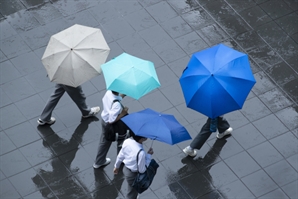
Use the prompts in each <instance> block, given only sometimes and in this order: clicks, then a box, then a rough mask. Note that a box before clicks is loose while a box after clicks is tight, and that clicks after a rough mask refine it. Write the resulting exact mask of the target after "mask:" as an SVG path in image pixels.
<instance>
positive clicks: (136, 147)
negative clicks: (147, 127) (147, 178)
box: [114, 136, 154, 199]
mask: <svg viewBox="0 0 298 199" xmlns="http://www.w3.org/2000/svg"><path fill="white" fill-rule="evenodd" d="M146 140H147V138H145V137H141V136H132V137H131V138H128V139H126V140H125V141H124V142H123V145H122V149H121V150H120V152H119V154H118V156H117V159H116V162H115V165H114V174H118V172H119V167H120V165H121V163H122V162H123V163H124V165H125V166H124V167H123V174H124V175H125V178H126V181H127V184H128V189H127V194H126V199H136V198H137V196H138V192H137V191H136V190H135V189H134V188H133V187H132V184H133V182H134V179H135V177H136V176H137V174H138V172H140V173H144V172H145V171H146V166H148V165H149V164H150V161H151V155H152V154H153V153H154V152H153V149H152V148H150V149H149V150H148V152H147V153H146V152H145V151H144V149H143V142H144V141H146ZM140 149H142V150H141V151H140ZM139 151H140V153H139V156H138V160H139V161H138V162H137V154H138V152H139Z"/></svg>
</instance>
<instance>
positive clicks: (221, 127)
mask: <svg viewBox="0 0 298 199" xmlns="http://www.w3.org/2000/svg"><path fill="white" fill-rule="evenodd" d="M228 128H230V124H229V122H228V121H227V120H226V118H224V117H223V116H220V117H218V118H217V129H218V132H219V133H223V132H224V131H225V130H227V129H228Z"/></svg>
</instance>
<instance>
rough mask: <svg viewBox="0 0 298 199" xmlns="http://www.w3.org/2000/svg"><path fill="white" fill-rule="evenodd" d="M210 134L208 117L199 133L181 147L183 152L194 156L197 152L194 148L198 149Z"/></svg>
mask: <svg viewBox="0 0 298 199" xmlns="http://www.w3.org/2000/svg"><path fill="white" fill-rule="evenodd" d="M211 134H212V132H211V131H210V118H208V119H207V121H206V123H205V124H204V125H203V126H202V128H201V131H200V133H199V134H198V135H197V136H196V137H195V138H194V139H193V141H192V142H191V143H190V145H189V146H187V147H186V148H184V149H183V152H184V153H185V154H186V155H189V156H191V157H195V156H196V154H197V152H196V151H195V150H194V149H198V150H200V149H201V148H202V146H203V145H204V144H205V142H206V141H207V140H208V138H209V137H210V135H211Z"/></svg>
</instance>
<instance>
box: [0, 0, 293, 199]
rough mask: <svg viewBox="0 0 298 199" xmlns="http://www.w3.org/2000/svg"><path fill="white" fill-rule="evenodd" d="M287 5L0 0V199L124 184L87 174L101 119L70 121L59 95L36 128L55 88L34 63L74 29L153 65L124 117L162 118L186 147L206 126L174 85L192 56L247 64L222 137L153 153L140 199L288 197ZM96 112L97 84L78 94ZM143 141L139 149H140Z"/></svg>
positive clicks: (119, 190)
mask: <svg viewBox="0 0 298 199" xmlns="http://www.w3.org/2000/svg"><path fill="white" fill-rule="evenodd" d="M297 19H298V2H297V1H296V0H246V1H239V0H217V1H213V0H187V1H165V0H151V1H147V0H128V1H122V0H113V1H101V0H9V1H8V0H2V1H1V2H0V198H1V199H2V198H3V199H8V198H11V199H33V198H38V199H41V198H51V199H52V198H53V199H66V198H71V199H75V198H76V199H103V198H111V199H114V198H115V199H116V198H117V199H118V198H119V199H120V198H125V194H126V191H127V182H126V180H125V178H124V175H123V172H122V170H120V173H119V174H118V175H114V174H113V166H114V165H113V164H114V162H115V159H116V144H115V143H113V144H112V146H111V148H110V151H109V153H108V157H109V158H111V160H112V162H111V164H109V165H107V166H106V167H104V168H101V169H93V167H92V164H93V162H94V159H95V156H96V153H97V147H98V142H99V138H100V134H101V132H102V130H101V123H100V115H98V116H97V117H94V118H89V119H83V120H82V119H81V112H80V111H79V110H78V108H77V107H76V105H75V104H74V103H73V101H72V100H71V99H70V97H69V96H68V95H67V94H65V95H64V96H63V97H62V98H61V100H60V101H59V103H58V105H57V106H56V109H55V110H54V112H53V116H54V117H55V118H56V123H55V124H53V125H52V126H37V123H36V120H37V119H38V117H39V115H40V112H41V111H42V109H43V107H44V105H45V103H46V101H47V99H48V97H49V95H50V94H51V92H52V89H53V87H54V83H51V82H50V81H49V79H48V78H47V76H46V70H45V68H44V66H43V65H42V63H41V57H42V56H43V53H44V51H45V48H46V46H47V43H48V41H49V39H50V37H51V35H53V34H55V33H57V32H59V31H61V30H64V29H66V28H68V27H70V26H72V25H74V24H81V25H85V26H90V27H95V28H100V29H101V30H102V32H103V34H104V37H105V39H106V41H107V43H108V45H109V47H110V48H111V52H110V55H109V57H108V59H107V61H109V60H111V59H112V58H114V57H116V56H118V55H120V54H121V53H123V52H126V53H129V54H132V55H134V56H137V57H140V58H142V59H146V60H150V61H152V62H153V63H154V65H155V68H156V71H157V75H158V77H159V80H160V83H161V86H160V87H159V88H158V89H156V90H154V91H152V92H150V93H148V94H147V95H146V96H143V97H142V98H140V99H139V100H134V99H132V98H130V97H126V98H125V99H124V100H123V104H125V105H126V106H128V107H129V111H130V112H131V113H132V112H136V111H140V110H142V109H144V108H151V109H153V110H156V111H159V112H163V113H167V114H173V115H174V116H175V117H176V118H177V120H178V121H179V122H180V123H181V124H182V125H183V126H185V128H186V129H187V130H188V131H189V133H190V135H191V137H192V138H194V137H195V136H196V135H197V134H198V133H199V132H200V129H201V127H202V125H203V124H204V123H205V121H206V116H204V115H202V114H200V113H198V112H195V111H193V110H192V109H189V108H187V107H186V105H185V100H184V97H183V94H182V90H181V87H180V84H179V78H180V76H181V74H182V71H183V70H184V68H185V67H186V65H187V63H188V61H189V59H190V57H191V55H192V54H193V53H195V52H197V51H200V50H203V49H206V48H208V47H211V46H213V45H216V44H219V43H223V44H225V45H228V46H230V47H232V48H235V49H236V50H239V51H241V52H244V53H246V54H248V56H249V60H250V63H251V68H252V71H253V73H254V77H255V79H256V81H257V82H256V84H255V85H254V87H253V89H252V90H251V92H250V93H249V95H248V97H247V99H246V101H245V103H244V106H243V108H242V109H241V110H237V111H234V112H231V113H228V114H226V118H227V119H228V121H229V123H230V124H231V126H232V127H233V129H234V131H233V133H232V135H231V136H229V137H226V138H224V139H222V140H218V139H216V136H215V134H212V135H211V136H210V138H209V139H208V141H207V142H206V143H205V144H204V145H203V147H202V148H201V150H198V151H197V156H196V157H195V158H190V157H186V156H185V154H184V153H183V152H182V149H183V148H184V147H186V146H187V145H189V144H190V142H191V140H187V141H184V142H181V143H178V144H176V145H173V146H171V145H167V144H165V143H161V142H158V141H154V142H153V148H154V151H155V153H154V155H153V158H154V159H155V160H157V162H158V163H159V165H160V167H159V169H158V171H157V172H158V174H157V175H156V177H155V179H154V181H153V183H152V185H151V187H150V188H149V189H148V190H147V191H145V192H144V193H143V194H141V195H140V199H166V198H167V199H169V198H171V199H181V198H183V199H200V198H225V199H230V198H243V199H249V198H258V199H263V198H264V199H265V198H287V199H297V198H298V191H297V186H298V169H297V168H298V163H297V159H298V150H297V145H298V140H297V139H298V65H297V62H298V60H297V54H298V28H297V27H298V26H297ZM82 87H83V90H84V92H85V94H86V96H87V103H88V104H89V105H90V106H95V105H99V106H101V107H102V103H101V98H102V97H103V95H104V93H105V91H106V86H105V81H104V77H103V75H99V76H98V77H95V78H93V79H92V80H90V81H88V82H86V83H84V84H83V85H82ZM150 145H151V141H149V140H148V141H147V142H145V146H144V148H145V149H148V148H149V147H150Z"/></svg>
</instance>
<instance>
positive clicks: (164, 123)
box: [121, 108, 191, 145]
mask: <svg viewBox="0 0 298 199" xmlns="http://www.w3.org/2000/svg"><path fill="white" fill-rule="evenodd" d="M121 120H122V121H123V122H124V123H125V124H126V125H127V126H128V127H129V128H130V129H131V130H132V131H133V132H134V133H135V135H138V136H143V137H147V138H150V139H152V140H159V141H161V142H165V143H168V144H171V145H173V144H176V143H179V142H182V141H185V140H189V139H191V137H190V135H189V133H188V132H187V130H186V129H185V128H184V127H183V126H182V125H181V124H180V123H179V122H178V121H177V120H176V118H175V117H174V116H173V115H168V114H162V113H159V112H156V111H153V110H151V109H149V108H147V109H145V110H142V111H139V112H135V113H131V114H129V115H127V116H125V117H123V118H121Z"/></svg>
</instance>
